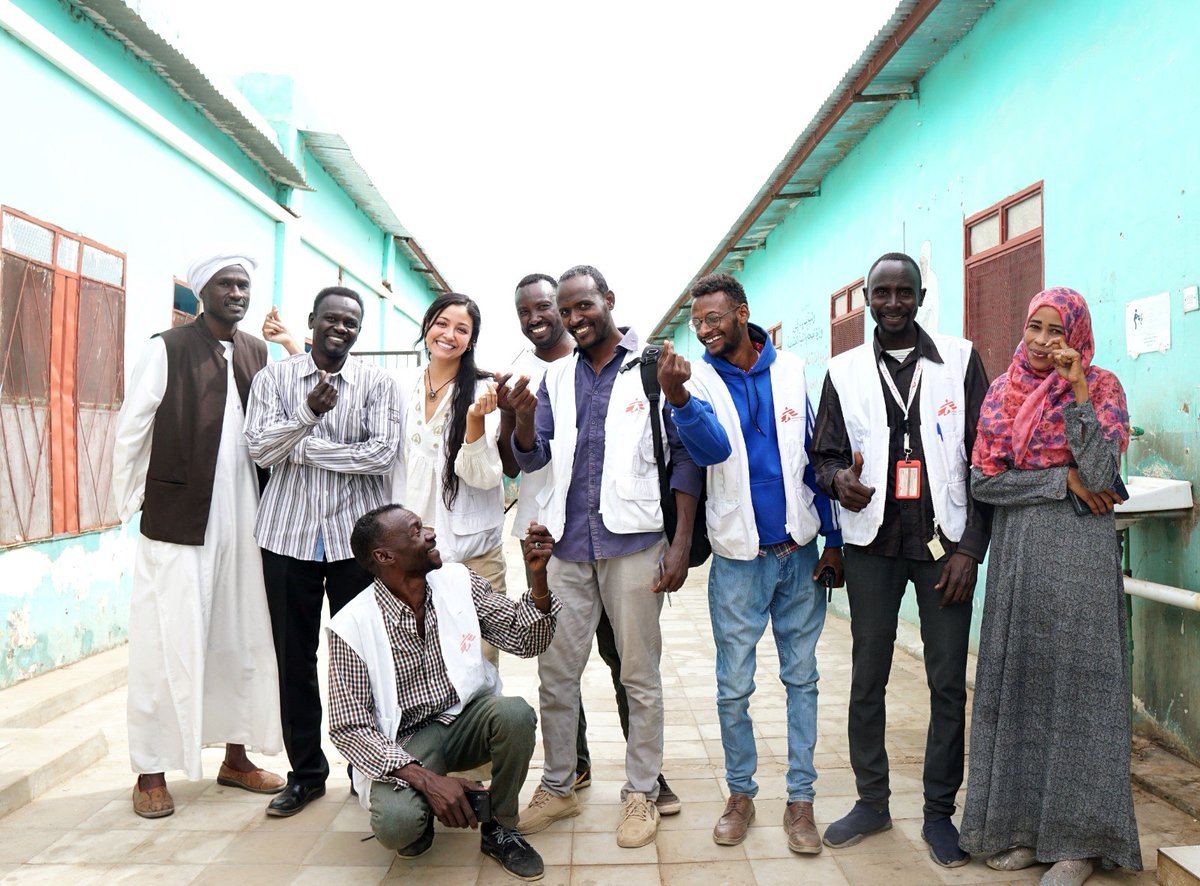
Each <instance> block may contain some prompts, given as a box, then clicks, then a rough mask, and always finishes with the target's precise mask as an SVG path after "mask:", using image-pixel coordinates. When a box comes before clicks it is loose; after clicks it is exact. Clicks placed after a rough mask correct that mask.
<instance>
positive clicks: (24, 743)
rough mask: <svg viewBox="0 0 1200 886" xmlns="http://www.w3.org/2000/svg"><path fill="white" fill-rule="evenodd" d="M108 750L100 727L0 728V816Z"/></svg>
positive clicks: (44, 790)
mask: <svg viewBox="0 0 1200 886" xmlns="http://www.w3.org/2000/svg"><path fill="white" fill-rule="evenodd" d="M107 753H108V742H107V741H106V740H105V738H104V733H103V732H101V731H100V730H99V729H80V728H78V727H77V726H41V727H39V728H36V729H0V818H3V817H4V816H6V815H8V813H10V812H12V811H14V810H16V809H19V808H21V807H22V806H24V805H25V804H26V803H28V802H30V801H31V800H33V799H34V798H36V797H38V796H39V795H41V794H44V793H45V792H46V791H48V790H50V789H51V788H52V787H54V786H55V785H56V784H58V783H59V782H60V781H62V780H63V779H64V778H67V777H68V776H71V775H75V774H76V773H78V772H80V771H81V770H83V769H86V768H87V767H88V766H91V765H92V764H93V763H95V762H96V761H98V760H101V759H103V757H104V755H105V754H107Z"/></svg>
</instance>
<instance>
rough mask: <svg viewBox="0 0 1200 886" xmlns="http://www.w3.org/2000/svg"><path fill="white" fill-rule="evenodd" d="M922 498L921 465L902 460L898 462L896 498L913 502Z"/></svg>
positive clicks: (917, 462) (913, 461)
mask: <svg viewBox="0 0 1200 886" xmlns="http://www.w3.org/2000/svg"><path fill="white" fill-rule="evenodd" d="M920 497H921V463H920V462H919V461H916V460H911V461H910V460H909V459H902V460H900V461H898V462H896V498H897V499H899V500H900V501H912V500H914V499H918V498H920Z"/></svg>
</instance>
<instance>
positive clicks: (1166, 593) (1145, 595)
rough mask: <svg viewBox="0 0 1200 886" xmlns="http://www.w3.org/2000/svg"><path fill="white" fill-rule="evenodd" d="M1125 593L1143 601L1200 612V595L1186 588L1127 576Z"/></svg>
mask: <svg viewBox="0 0 1200 886" xmlns="http://www.w3.org/2000/svg"><path fill="white" fill-rule="evenodd" d="M1125 593H1126V594H1129V595H1130V596H1131V597H1141V598H1142V599H1143V600H1153V601H1154V602H1156V603H1165V604H1167V605H1168V606H1177V607H1179V608H1180V609H1192V610H1195V611H1200V594H1197V593H1196V592H1194V591H1189V590H1186V589H1185V588H1177V587H1173V586H1172V585H1160V584H1157V583H1156V582H1152V581H1145V580H1143V579H1140V578H1131V577H1130V576H1128V575H1127V576H1125Z"/></svg>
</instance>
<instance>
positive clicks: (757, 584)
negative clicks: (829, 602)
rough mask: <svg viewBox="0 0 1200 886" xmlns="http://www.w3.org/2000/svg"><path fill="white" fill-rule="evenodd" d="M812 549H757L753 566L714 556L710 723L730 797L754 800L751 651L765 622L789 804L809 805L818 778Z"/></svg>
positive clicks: (819, 592)
mask: <svg viewBox="0 0 1200 886" xmlns="http://www.w3.org/2000/svg"><path fill="white" fill-rule="evenodd" d="M816 562H817V544H816V542H815V541H812V542H809V543H808V544H807V545H805V546H804V547H802V548H799V549H798V550H795V551H792V552H791V553H788V554H784V555H783V556H779V555H778V554H777V553H774V552H773V550H772V549H764V551H763V552H761V553H760V554H759V555H758V556H757V557H755V558H754V559H753V560H730V559H727V558H725V557H721V556H719V555H715V554H714V555H713V562H712V567H711V568H710V570H709V573H708V606H709V614H710V616H711V618H712V628H713V638H714V640H715V641H716V644H717V716H718V718H719V720H720V724H721V744H722V745H723V747H724V749H725V781H726V783H727V784H728V785H729V790H730V792H732V793H737V794H746V795H747V796H750V797H753V796H755V795H756V794H757V793H758V784H757V783H756V782H755V781H754V772H755V770H756V769H757V768H758V752H757V750H756V749H755V747H754V724H753V723H752V722H751V720H750V710H749V709H750V696H751V695H753V694H754V670H755V666H756V664H757V662H756V660H755V648H756V647H757V645H758V641H759V639H760V638H761V637H762V635H763V631H765V630H766V628H767V618H768V616H769V617H770V619H771V629H772V631H773V632H774V634H775V648H776V650H777V651H778V653H779V679H780V680H781V681H782V682H783V685H784V686H785V687H787V722H788V729H787V733H788V773H787V790H788V800H789V801H792V800H804V801H807V802H810V803H811V802H812V800H813V796H814V794H813V783H814V782H815V781H816V780H817V771H816V768H815V767H814V765H813V748H814V747H815V746H816V744H817V638H818V637H820V636H821V628H822V627H824V625H825V591H824V589H823V588H820V587H819V586H818V585H816V584H814V583H813V580H812V572H813V567H814V566H815V565H816Z"/></svg>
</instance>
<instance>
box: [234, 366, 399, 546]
mask: <svg viewBox="0 0 1200 886" xmlns="http://www.w3.org/2000/svg"><path fill="white" fill-rule="evenodd" d="M319 378H320V370H318V369H317V365H316V364H315V363H314V362H313V360H312V357H311V356H310V355H308V354H297V355H296V356H294V357H289V358H288V359H286V360H281V361H280V362H278V363H271V364H269V365H268V366H266V368H264V369H263V370H262V371H261V372H259V373H258V375H256V376H255V377H254V384H253V385H251V387H250V402H249V403H248V404H247V407H246V441H247V443H248V444H249V446H250V456H251V458H253V459H254V461H255V462H256V463H257V464H258V465H259V467H263V468H271V469H272V471H271V480H270V482H269V483H267V488H266V491H265V492H264V493H263V498H262V503H261V504H260V505H259V509H258V523H257V525H256V526H255V529H254V536H255V538H257V539H258V543H259V545H260V546H261V547H263V548H265V549H266V550H268V551H273V552H274V553H276V554H283V555H284V556H287V557H295V558H296V559H298V560H315V559H316V558H317V555H316V551H317V539H318V538H320V539H321V540H322V543H323V545H324V551H325V559H327V560H346V559H349V558H350V557H352V556H353V553H352V552H351V550H350V531H351V530H352V529H353V528H354V522H355V521H356V520H357V519H358V518H359V517H361V516H362V515H363V514H365V513H366V512H367V511H369V510H371V509H372V508H376V507H379V506H380V505H381V504H384V503H385V502H387V501H388V497H389V495H390V482H391V481H390V475H391V470H392V465H393V463H394V462H395V460H396V456H397V452H398V451H399V444H400V439H401V437H402V435H403V432H404V428H403V418H404V415H403V411H402V410H401V408H400V395H399V392H398V391H397V389H396V383H395V382H394V381H393V380H392V378H391V376H389V375H388V374H387V373H386V372H384V370H383V369H381V368H379V367H377V366H374V365H373V364H370V363H363V362H362V361H360V360H356V359H355V358H354V357H347V358H346V363H345V365H343V366H342V369H341V371H340V372H337V373H335V374H331V375H329V376H328V377H327V378H326V381H328V382H329V383H330V384H332V385H333V386H334V388H335V389H336V390H337V405H335V406H334V407H333V409H331V410H329V411H328V412H326V413H323V414H321V415H317V414H316V413H315V412H313V411H312V410H311V409H310V408H309V407H308V395H309V392H310V391H312V389H313V388H314V387H316V385H317V381H318V379H319Z"/></svg>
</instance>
